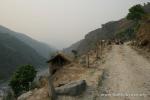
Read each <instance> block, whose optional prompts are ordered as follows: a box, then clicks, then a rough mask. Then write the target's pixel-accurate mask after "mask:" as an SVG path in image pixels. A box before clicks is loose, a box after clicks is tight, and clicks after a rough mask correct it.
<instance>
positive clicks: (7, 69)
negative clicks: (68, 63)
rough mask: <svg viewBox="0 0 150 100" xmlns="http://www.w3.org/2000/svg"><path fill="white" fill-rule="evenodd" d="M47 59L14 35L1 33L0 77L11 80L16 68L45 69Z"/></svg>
mask: <svg viewBox="0 0 150 100" xmlns="http://www.w3.org/2000/svg"><path fill="white" fill-rule="evenodd" d="M45 61H46V59H45V58H43V57H42V56H40V55H39V54H38V53H37V52H36V51H35V50H34V49H33V48H31V47H30V46H28V45H27V44H25V43H24V42H22V41H20V40H19V39H17V38H16V37H14V36H13V35H10V34H8V33H1V32H0V74H1V75H0V76H1V77H2V78H3V79H5V78H9V77H10V75H11V74H12V73H13V72H14V70H15V69H16V67H18V66H20V65H24V64H32V65H34V66H35V67H36V68H40V67H42V66H43V67H44V66H45Z"/></svg>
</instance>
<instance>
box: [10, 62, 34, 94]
mask: <svg viewBox="0 0 150 100" xmlns="http://www.w3.org/2000/svg"><path fill="white" fill-rule="evenodd" d="M36 73H37V71H36V70H35V68H34V67H33V66H32V65H24V66H21V67H19V68H18V69H17V70H16V72H15V73H14V74H13V76H12V78H11V80H10V83H9V85H10V86H11V87H12V89H13V91H14V93H15V95H16V96H19V95H20V94H21V93H22V92H23V91H28V90H29V88H30V83H31V82H32V81H33V80H34V78H35V76H36Z"/></svg>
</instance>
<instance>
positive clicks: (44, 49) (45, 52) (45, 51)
mask: <svg viewBox="0 0 150 100" xmlns="http://www.w3.org/2000/svg"><path fill="white" fill-rule="evenodd" d="M0 32H2V33H9V34H11V35H13V36H15V37H17V38H18V39H20V40H21V41H23V42H24V43H26V44H27V45H29V46H31V47H32V48H33V49H35V50H36V51H37V52H38V53H39V54H40V55H41V56H43V57H44V58H46V59H48V58H49V57H50V55H51V54H52V53H54V52H55V51H56V49H55V48H54V47H52V46H49V45H48V44H45V43H42V42H39V41H37V40H34V39H32V38H31V37H29V36H27V35H24V34H22V33H18V32H14V31H12V30H10V29H8V28H5V27H3V26H0Z"/></svg>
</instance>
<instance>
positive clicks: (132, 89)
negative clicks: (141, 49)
mask: <svg viewBox="0 0 150 100" xmlns="http://www.w3.org/2000/svg"><path fill="white" fill-rule="evenodd" d="M104 73H105V74H104V79H103V81H102V86H100V92H99V93H100V96H99V97H98V98H97V100H150V61H148V60H147V59H145V58H144V57H143V56H141V55H139V54H138V53H137V52H136V51H135V50H133V49H131V48H130V47H129V46H127V45H121V46H119V45H113V47H112V51H110V53H109V54H108V57H107V59H106V63H105V65H104Z"/></svg>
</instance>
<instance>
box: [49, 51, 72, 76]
mask: <svg viewBox="0 0 150 100" xmlns="http://www.w3.org/2000/svg"><path fill="white" fill-rule="evenodd" d="M47 63H48V64H49V69H50V71H51V72H50V73H51V74H52V75H53V74H55V72H56V71H57V70H59V69H60V68H62V67H63V66H64V65H67V64H70V63H71V59H70V58H69V57H67V56H66V55H65V54H63V53H60V52H59V53H57V54H56V55H55V56H53V57H51V59H50V60H48V61H47Z"/></svg>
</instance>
